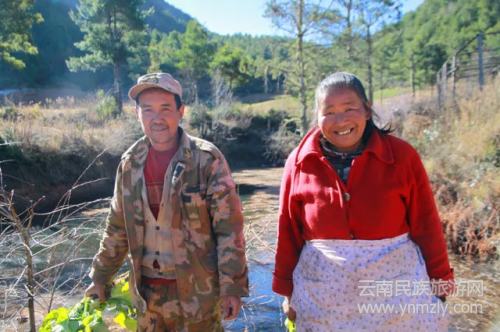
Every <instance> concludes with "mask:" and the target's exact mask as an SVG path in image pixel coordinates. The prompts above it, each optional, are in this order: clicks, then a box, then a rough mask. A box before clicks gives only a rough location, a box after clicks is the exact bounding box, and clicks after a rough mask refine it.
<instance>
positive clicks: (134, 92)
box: [128, 83, 175, 101]
mask: <svg viewBox="0 0 500 332" xmlns="http://www.w3.org/2000/svg"><path fill="white" fill-rule="evenodd" d="M151 88H158V89H162V90H165V91H168V92H170V93H173V94H175V92H172V91H170V90H169V89H165V87H163V86H161V85H158V84H154V83H141V84H137V85H134V86H133V87H132V88H131V89H130V90H129V91H128V97H129V98H130V99H132V101H135V99H136V98H137V96H138V95H139V93H141V92H142V91H144V90H147V89H151Z"/></svg>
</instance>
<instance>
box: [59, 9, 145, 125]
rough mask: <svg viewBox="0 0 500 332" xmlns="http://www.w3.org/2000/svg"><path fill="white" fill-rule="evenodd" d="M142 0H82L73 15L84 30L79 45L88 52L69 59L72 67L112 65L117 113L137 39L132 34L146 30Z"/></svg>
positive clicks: (90, 68) (68, 62) (73, 69)
mask: <svg viewBox="0 0 500 332" xmlns="http://www.w3.org/2000/svg"><path fill="white" fill-rule="evenodd" d="M143 3H144V2H143V1H142V0H80V6H79V7H78V12H71V18H72V19H73V21H75V23H76V24H77V25H78V26H79V27H80V29H81V31H82V32H83V33H84V34H85V37H84V39H83V41H81V42H78V43H76V44H75V45H76V47H77V48H79V49H80V50H82V51H85V52H88V54H86V55H85V56H82V57H72V58H70V59H69V60H68V61H67V64H68V67H69V68H70V70H71V71H80V70H91V71H94V72H95V71H96V70H97V69H99V68H102V67H107V66H110V67H113V76H114V98H115V100H116V104H117V108H118V109H117V110H116V113H115V115H118V114H121V113H122V104H123V101H122V98H123V97H122V87H121V81H122V77H123V74H124V72H126V71H127V69H128V63H127V62H128V60H129V59H130V58H132V57H133V56H134V54H133V52H132V49H133V48H134V44H133V42H134V39H133V38H131V34H133V33H134V32H135V33H137V32H141V31H144V30H145V25H144V17H145V16H146V15H147V14H148V13H145V12H141V11H140V10H139V7H140V6H141V5H143Z"/></svg>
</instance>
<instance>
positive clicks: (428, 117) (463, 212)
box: [402, 79, 500, 259]
mask: <svg viewBox="0 0 500 332" xmlns="http://www.w3.org/2000/svg"><path fill="white" fill-rule="evenodd" d="M460 96H463V97H460ZM417 104H418V103H417ZM499 107H500V79H497V80H496V81H493V82H492V83H491V84H489V85H488V86H486V87H485V89H484V91H482V92H479V91H477V92H475V93H469V92H468V91H461V90H460V89H459V90H458V91H457V97H456V98H455V100H454V102H449V103H448V105H447V107H446V108H445V109H443V110H440V111H438V110H437V108H436V103H435V102H434V103H432V104H428V103H427V104H426V103H423V104H421V105H416V106H415V107H414V110H413V112H411V113H409V114H406V115H405V119H404V120H403V122H402V125H403V126H402V127H403V132H402V135H403V137H404V138H405V139H407V140H409V141H410V142H411V143H412V144H413V145H414V146H416V147H417V149H418V150H419V152H420V153H421V155H422V159H423V161H424V164H425V166H426V169H427V171H428V173H429V175H430V178H431V181H432V183H433V186H434V189H435V195H436V201H437V203H438V208H439V211H440V214H441V218H442V220H443V225H444V227H445V232H446V234H447V238H448V241H449V244H450V246H451V248H452V250H454V251H455V252H456V253H459V254H462V255H467V256H471V257H481V258H483V259H489V258H494V257H497V256H498V253H497V252H496V249H495V247H496V246H499V244H500V214H499V208H500V205H499V204H498V202H499V201H500V113H499V112H498V109H499Z"/></svg>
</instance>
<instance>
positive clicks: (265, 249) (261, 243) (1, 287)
mask: <svg viewBox="0 0 500 332" xmlns="http://www.w3.org/2000/svg"><path fill="white" fill-rule="evenodd" d="M282 172H283V169H282V168H267V169H249V170H238V171H234V172H233V176H234V179H235V181H236V183H237V190H238V192H239V194H240V197H241V199H242V204H243V213H244V217H245V223H246V228H245V237H246V241H247V259H248V262H249V268H250V287H251V289H250V291H251V296H250V297H249V298H245V299H243V307H242V310H241V312H240V314H239V316H238V318H237V319H235V320H233V321H231V322H226V323H225V328H226V331H235V332H236V331H242V332H243V331H245V332H246V331H249V332H250V331H256V332H257V331H285V327H284V325H283V324H284V320H285V316H284V314H283V311H282V309H281V301H282V299H283V298H282V297H281V296H278V295H276V294H274V293H273V292H272V291H271V281H272V270H273V264H274V246H275V244H276V231H277V215H278V196H279V186H280V182H281V176H282ZM106 211H107V208H105V207H104V206H102V207H101V208H99V209H95V210H92V211H87V212H85V213H84V214H82V215H80V216H79V217H78V218H76V219H75V220H76V221H75V222H80V221H81V220H84V219H85V218H86V219H85V220H88V219H89V218H90V219H92V220H91V221H90V222H89V223H88V227H85V228H84V230H82V232H84V233H85V234H86V237H85V239H84V241H82V240H81V239H80V241H79V242H78V250H79V251H78V255H79V256H78V260H77V261H75V263H74V264H72V265H71V266H67V267H65V269H64V270H62V274H61V280H63V283H64V282H66V281H68V280H73V281H71V282H68V284H67V285H66V286H67V289H69V290H70V291H66V292H65V297H64V299H61V300H60V301H59V302H58V301H55V303H54V305H55V306H56V307H57V306H60V305H64V306H69V305H72V304H74V303H76V302H78V301H79V300H80V299H81V298H82V293H81V290H82V288H81V287H80V288H79V290H78V292H75V293H73V292H72V291H71V287H73V286H75V280H80V281H81V280H84V281H85V282H88V281H89V278H88V277H87V276H86V273H87V271H88V267H89V265H90V259H91V257H92V256H93V255H94V254H95V252H96V251H97V248H98V243H99V237H98V236H95V235H94V233H92V229H93V228H95V225H96V224H95V223H102V222H103V219H104V217H105V215H106ZM89 216H90V217H89ZM79 220H80V221H79ZM93 225H94V226H93ZM56 231H57V230H47V231H46V232H56ZM74 238H75V239H78V238H79V236H78V234H74ZM76 243H77V240H72V239H68V241H67V242H66V243H64V244H63V249H61V252H60V254H61V255H63V254H65V253H68V252H69V251H70V250H73V249H74V247H75V246H76ZM0 252H3V253H4V252H8V241H1V242H0ZM1 256H3V257H4V258H2V259H0V331H11V330H12V331H15V330H23V329H22V328H19V326H18V327H16V323H15V321H14V322H12V321H10V322H6V321H5V320H2V317H5V316H2V311H4V315H5V312H7V311H8V310H7V309H8V308H7V307H8V305H9V304H10V303H9V304H7V303H6V301H7V297H6V291H5V289H6V288H7V285H8V284H9V282H12V280H13V278H15V276H16V275H17V273H18V272H19V269H20V268H22V264H23V261H22V259H20V258H18V257H12V258H7V259H5V256H4V255H3V254H2V255H1ZM450 263H451V266H452V267H453V268H454V270H455V278H456V279H457V280H458V279H465V280H474V281H479V282H482V286H483V289H484V294H483V295H482V296H477V295H471V296H470V297H455V298H449V299H448V300H447V302H446V303H448V304H449V306H450V307H451V306H455V305H458V306H459V307H460V308H464V309H465V310H469V309H470V307H472V306H471V304H474V305H476V309H475V310H478V311H479V309H482V313H481V312H479V313H453V314H452V324H451V328H450V331H500V273H499V271H500V262H499V261H497V262H494V263H475V262H472V261H468V260H465V259H462V258H460V257H458V256H456V255H454V254H451V253H450ZM46 264H47V257H44V255H40V256H39V258H37V259H36V260H35V266H36V269H37V270H41V269H43V267H44V266H45V265H46ZM125 270H126V267H124V268H123V271H125ZM61 289H63V288H62V287H61ZM57 292H59V291H57ZM57 292H56V294H57ZM47 298H48V295H47V294H44V293H43V292H41V295H39V296H38V297H37V317H38V319H37V326H38V327H39V326H40V322H41V319H42V318H43V315H44V311H43V307H44V305H46V304H47V301H48V300H47ZM56 299H57V295H56ZM14 304H15V303H12V307H14ZM468 308H469V309H468ZM11 309H12V308H11ZM12 310H13V309H12ZM26 312H27V310H26ZM39 319H40V320H39ZM106 320H107V321H111V318H110V317H107V319H106ZM24 328H25V330H28V326H24ZM111 330H112V331H113V330H114V331H120V330H121V329H120V328H118V327H116V326H111Z"/></svg>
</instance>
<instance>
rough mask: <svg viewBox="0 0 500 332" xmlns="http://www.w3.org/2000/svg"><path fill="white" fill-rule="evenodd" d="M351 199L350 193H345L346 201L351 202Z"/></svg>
mask: <svg viewBox="0 0 500 332" xmlns="http://www.w3.org/2000/svg"><path fill="white" fill-rule="evenodd" d="M350 199H351V195H349V193H344V201H346V202H349V200H350Z"/></svg>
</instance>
